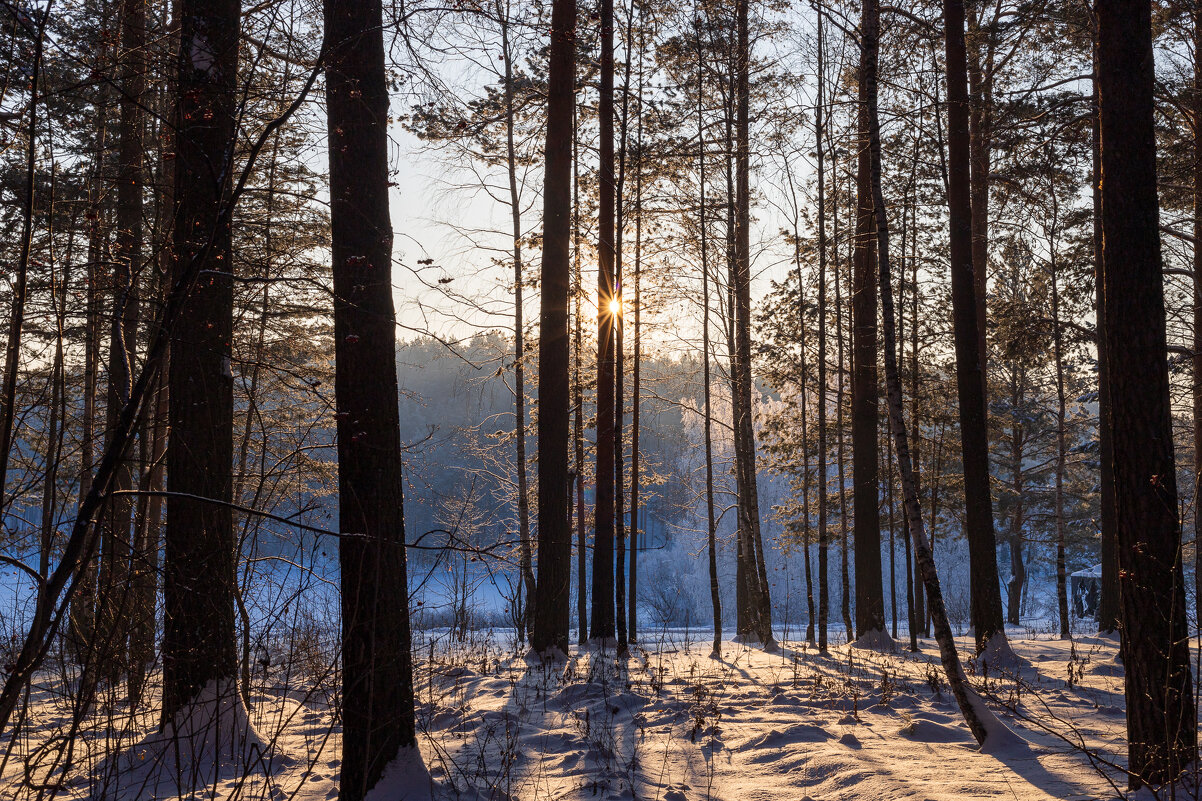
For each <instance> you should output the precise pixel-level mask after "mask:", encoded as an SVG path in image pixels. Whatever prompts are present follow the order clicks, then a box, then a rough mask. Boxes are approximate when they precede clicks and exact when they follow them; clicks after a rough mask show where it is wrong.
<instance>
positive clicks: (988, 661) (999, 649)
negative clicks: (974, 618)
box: [976, 632, 1030, 673]
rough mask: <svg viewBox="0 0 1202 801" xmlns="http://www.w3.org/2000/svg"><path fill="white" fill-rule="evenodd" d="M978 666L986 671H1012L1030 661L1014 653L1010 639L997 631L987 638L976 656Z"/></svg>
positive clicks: (1027, 664)
mask: <svg viewBox="0 0 1202 801" xmlns="http://www.w3.org/2000/svg"><path fill="white" fill-rule="evenodd" d="M976 660H977V666H978V668H979V669H980V670H981V671H983V672H987V673H1014V672H1016V671H1017V670H1019V669H1020V668H1024V667H1029V666H1030V663H1029V662H1027V661H1026V660H1024V659H1023V658H1022V657H1020V656H1019V655H1018V654H1016V653H1014V649H1013V648H1011V647H1010V640H1009V639H1007V637H1006V635H1005V634H1003V633H1001V632H998V633H997V634H995V635H993V636H992V637H990V638H989V642H987V643H985V648H984V649H983V650H982V651H981V653H979V654H977V656H976Z"/></svg>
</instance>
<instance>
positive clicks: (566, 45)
mask: <svg viewBox="0 0 1202 801" xmlns="http://www.w3.org/2000/svg"><path fill="white" fill-rule="evenodd" d="M575 65H576V3H575V0H554V5H553V6H552V11H551V52H550V59H549V67H548V69H549V72H548V94H547V147H546V154H547V155H546V168H545V170H544V173H543V182H544V184H543V185H544V190H543V266H542V287H541V294H542V297H541V306H542V308H541V310H540V313H539V344H538V348H539V359H538V397H539V414H538V465H539V467H538V555H539V556H538V581H537V583H536V585H535V600H534V606H535V609H534V631H533V633H532V634H531V636H530V645H531V648H532V650H533V651H534V652H535V653H538V654H546V655H550V654H552V653H554V652H558V653H560V654H565V655H566V654H567V652H568V617H569V604H568V597H569V593H570V586H571V579H572V533H571V521H570V520H569V519H568V482H567V480H566V477H567V474H568V290H569V286H570V279H571V262H570V260H569V253H568V251H569V247H570V245H571V239H572V230H571V226H572V219H571V209H572V205H571V200H572V143H573V140H574V139H575V137H574V136H572V109H573V107H574V106H575V102H576V101H575V80H576V79H575ZM600 512H601V510H600V509H598V518H597V519H598V521H600V519H601V514H600ZM611 519H612V516H611Z"/></svg>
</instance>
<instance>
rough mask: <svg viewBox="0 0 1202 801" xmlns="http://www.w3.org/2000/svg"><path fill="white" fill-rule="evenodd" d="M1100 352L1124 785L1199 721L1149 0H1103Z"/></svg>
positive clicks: (1140, 780)
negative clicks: (1123, 718)
mask: <svg viewBox="0 0 1202 801" xmlns="http://www.w3.org/2000/svg"><path fill="white" fill-rule="evenodd" d="M1096 9H1097V15H1098V96H1099V105H1100V109H1101V142H1102V235H1103V243H1104V245H1103V247H1104V251H1103V260H1102V263H1103V274H1104V277H1105V289H1104V292H1105V304H1106V305H1105V320H1106V323H1105V330H1106V338H1105V341H1104V342H1105V349H1106V358H1107V360H1108V367H1109V368H1110V375H1109V387H1108V389H1109V394H1110V402H1111V410H1112V415H1111V418H1110V432H1111V437H1112V440H1111V441H1112V442H1113V445H1114V486H1115V507H1116V509H1117V522H1118V526H1117V531H1118V559H1119V565H1118V566H1119V581H1120V583H1121V591H1120V592H1119V619H1120V623H1121V628H1122V632H1123V637H1122V644H1121V653H1122V656H1123V664H1124V667H1125V672H1124V687H1125V690H1126V697H1127V741H1128V743H1129V745H1128V764H1129V768H1128V769H1129V780H1128V781H1129V786H1130V788H1131V789H1133V790H1134V789H1138V788H1139V787H1141V786H1142V785H1143V784H1145V783H1146V784H1150V785H1153V786H1155V785H1158V784H1162V783H1164V782H1168V781H1173V780H1175V779H1176V778H1177V777H1178V775H1179V774H1180V772H1181V770H1182V769H1183V768H1184V767H1185V766H1186V765H1188V764H1189V763H1190V762H1192V761H1193V760H1194V759H1195V758H1196V757H1195V748H1196V746H1197V729H1196V726H1197V723H1196V718H1195V710H1194V702H1193V697H1192V690H1191V681H1190V666H1189V660H1190V655H1189V639H1188V637H1189V632H1188V630H1187V624H1186V615H1185V587H1184V578H1183V576H1182V569H1181V535H1180V529H1179V528H1178V518H1177V477H1176V469H1175V464H1174V454H1173V425H1172V416H1171V415H1172V406H1171V402H1170V399H1169V376H1168V363H1167V361H1166V358H1165V353H1166V336H1165V308H1164V286H1163V280H1162V274H1161V271H1162V265H1161V257H1160V230H1159V202H1158V199H1157V195H1156V136H1155V124H1154V100H1153V89H1154V80H1155V76H1154V63H1153V55H1152V22H1151V11H1152V9H1151V2H1150V0H1099V2H1098V3H1097V5H1096Z"/></svg>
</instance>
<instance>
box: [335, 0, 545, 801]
mask: <svg viewBox="0 0 1202 801" xmlns="http://www.w3.org/2000/svg"><path fill="white" fill-rule="evenodd" d="M381 16H382V9H381V5H380V3H379V0H326V3H325V26H326V37H327V41H329V42H332V47H331V50H330V54H329V60H328V62H327V65H326V86H327V92H326V97H327V108H328V125H329V140H330V147H329V152H330V197H331V199H332V202H331V206H330V212H331V213H330V230H331V233H332V248H331V253H332V258H333V265H334V267H333V272H334V296H335V303H334V355H335V367H336V371H335V402H336V404H337V408H338V417H337V419H338V425H337V433H338V517H339V520H338V523H339V528H340V530H341V531H343V532H345V533H347V534H357V535H359V536H358V537H351V538H347V539H343V540H342V541H341V543H340V545H339V567H340V570H341V576H342V710H343V711H342V731H343V734H342V737H343V743H342V771H341V783H340V784H341V798H343V799H344V800H345V801H357V800H358V799H360V798H363V797H365V796H366V794H367V793H368V792H369V791H370V790H371V789H372V787H374V786H375V785H376V783H377V782H378V781H379V780H380V777H381V775H382V774H383V772H384V769H385V768H386V767H387V766H388V764H389V763H390V762H392V761H393V760H394V759H395V760H400V759H405V760H410V761H416V762H420V760H421V754H420V752H419V751H418V750H417V748H416V745H417V739H416V727H415V719H414V709H413V662H412V642H411V639H410V631H409V593H408V586H407V581H406V560H405V511H404V502H403V495H402V478H401V469H402V465H401V432H400V419H399V410H398V408H397V402H396V398H397V375H396V312H395V310H394V309H393V301H392V283H391V280H390V278H391V270H390V265H391V263H392V223H391V220H390V218H389V214H388V129H387V126H386V121H387V118H388V86H387V80H386V73H385V65H384V37H383V28H382V24H381ZM564 366H565V367H566V360H565V362H564ZM565 377H566V371H565ZM565 383H566V382H565ZM564 389H565V390H566V386H565V387H564ZM562 397H563V398H564V400H565V401H566V397H567V393H566V391H565V392H564V393H563V396H562ZM566 433H567V432H566V431H564V436H563V437H562V438H561V439H560V444H561V445H562V444H563V443H564V442H566V440H567V436H566ZM564 453H565V454H566V451H564ZM563 475H564V473H563V472H560V473H559V474H558V476H557V477H558V478H559V480H560V482H561V484H562V480H563ZM565 607H566V604H565ZM402 749H404V751H405V752H408V753H407V755H406V756H404V757H402V756H400V753H401V750H402Z"/></svg>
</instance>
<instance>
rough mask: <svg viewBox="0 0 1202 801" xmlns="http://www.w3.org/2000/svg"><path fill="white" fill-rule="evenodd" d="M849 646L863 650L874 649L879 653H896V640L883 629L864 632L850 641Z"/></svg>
mask: <svg viewBox="0 0 1202 801" xmlns="http://www.w3.org/2000/svg"><path fill="white" fill-rule="evenodd" d="M851 647H852V648H859V649H861V650H864V651H876V652H877V653H881V654H895V653H897V642H896V641H895V640H894V639H893V638H892V637H890V636H889V632H887V631H885V630H884V629H873V630H872V631H866V632H864V633H863V634H862V635H860V636H859V637H857V638H856V639H855V640H853V641H852V642H851Z"/></svg>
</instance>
